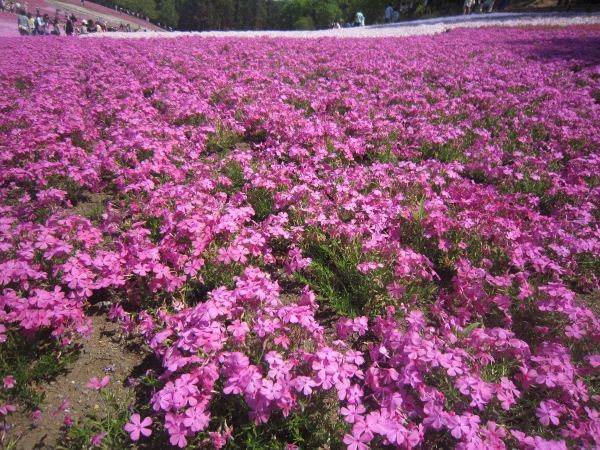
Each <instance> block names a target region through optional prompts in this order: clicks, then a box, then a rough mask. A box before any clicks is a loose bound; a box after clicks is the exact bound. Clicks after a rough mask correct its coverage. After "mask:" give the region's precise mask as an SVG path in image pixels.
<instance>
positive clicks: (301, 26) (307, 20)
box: [294, 16, 315, 30]
mask: <svg viewBox="0 0 600 450" xmlns="http://www.w3.org/2000/svg"><path fill="white" fill-rule="evenodd" d="M314 29H315V22H314V20H313V18H312V17H310V16H306V17H300V18H299V19H298V20H297V21H296V22H294V30H314Z"/></svg>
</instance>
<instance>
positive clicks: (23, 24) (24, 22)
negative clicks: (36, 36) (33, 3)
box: [17, 9, 31, 36]
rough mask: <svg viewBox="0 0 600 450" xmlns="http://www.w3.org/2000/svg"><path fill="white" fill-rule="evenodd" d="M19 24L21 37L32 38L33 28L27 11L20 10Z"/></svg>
mask: <svg viewBox="0 0 600 450" xmlns="http://www.w3.org/2000/svg"><path fill="white" fill-rule="evenodd" d="M17 24H18V25H19V34H20V35H21V36H30V35H31V28H30V27H29V19H28V18H27V16H26V15H25V11H23V10H22V9H20V10H19V17H18V19H17Z"/></svg>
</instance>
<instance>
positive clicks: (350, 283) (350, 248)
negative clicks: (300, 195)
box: [296, 239, 385, 316]
mask: <svg viewBox="0 0 600 450" xmlns="http://www.w3.org/2000/svg"><path fill="white" fill-rule="evenodd" d="M304 256H306V257H309V258H312V260H313V262H312V264H311V266H310V268H309V270H308V271H307V272H306V274H296V277H297V278H298V279H299V280H300V281H302V282H303V283H306V284H309V285H310V286H311V287H312V288H313V289H315V291H316V292H317V293H318V294H319V295H320V296H321V297H322V298H323V299H325V300H327V301H329V302H330V304H331V306H332V307H333V308H334V309H335V310H336V312H338V313H339V314H341V315H347V316H357V315H360V314H363V313H364V312H365V308H366V309H369V308H370V307H371V305H373V304H374V303H375V301H376V300H379V299H380V297H381V295H382V294H383V292H384V291H385V289H384V288H383V287H382V286H381V285H377V284H375V283H373V279H374V278H375V277H376V276H377V275H380V274H381V272H383V271H385V268H383V269H377V270H375V271H373V272H370V273H368V274H363V273H361V272H360V271H359V270H358V268H357V266H358V265H359V264H361V263H362V262H364V261H365V254H364V253H362V252H361V244H360V242H357V241H354V242H342V241H340V240H339V239H330V240H328V241H327V242H324V243H311V244H308V245H306V246H305V248H304ZM378 294H379V295H378Z"/></svg>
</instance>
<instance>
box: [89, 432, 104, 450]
mask: <svg viewBox="0 0 600 450" xmlns="http://www.w3.org/2000/svg"><path fill="white" fill-rule="evenodd" d="M107 434H108V432H106V431H105V432H104V433H98V434H94V435H93V436H92V437H91V438H90V447H100V446H101V445H102V439H104V436H106V435H107Z"/></svg>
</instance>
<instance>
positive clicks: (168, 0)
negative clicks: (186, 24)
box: [157, 0, 179, 28]
mask: <svg viewBox="0 0 600 450" xmlns="http://www.w3.org/2000/svg"><path fill="white" fill-rule="evenodd" d="M157 19H158V20H159V21H160V22H161V23H164V24H166V25H168V26H171V27H173V28H175V27H176V26H177V23H178V22H179V14H178V13H177V8H176V7H175V1H174V0H162V1H161V2H160V7H159V9H158V14H157Z"/></svg>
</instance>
